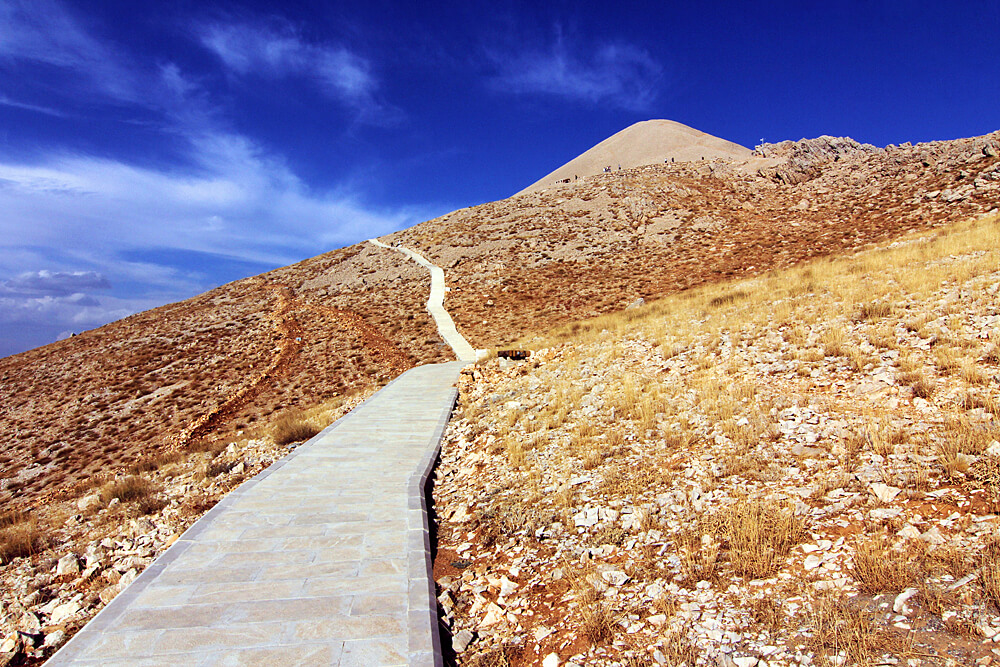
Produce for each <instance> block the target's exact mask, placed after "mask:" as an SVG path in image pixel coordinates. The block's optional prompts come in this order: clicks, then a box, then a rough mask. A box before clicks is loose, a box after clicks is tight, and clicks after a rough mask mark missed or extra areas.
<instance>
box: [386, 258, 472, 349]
mask: <svg viewBox="0 0 1000 667" xmlns="http://www.w3.org/2000/svg"><path fill="white" fill-rule="evenodd" d="M368 242H369V243H371V244H372V245H375V246H378V247H379V248H385V249H387V250H395V251H397V252H401V253H403V254H404V255H406V256H407V257H409V258H410V259H412V260H413V261H414V262H416V263H417V264H419V265H421V266H423V267H424V268H425V269H427V270H428V271H430V272H431V294H430V296H429V297H428V298H427V312H429V313H430V314H431V317H433V318H434V322H435V323H436V324H437V329H438V333H440V334H441V337H442V338H444V340H445V342H446V343H448V345H450V346H451V349H452V350H454V351H455V356H456V357H458V359H459V361H468V362H473V361H476V359H477V358H478V357H479V352H478V351H477V350H476V349H475V348H474V347H472V346H471V345H469V341H467V340H465V337H464V336H462V334H460V333H458V329H457V328H455V321H454V320H452V319H451V315H449V314H448V311H447V310H445V309H444V293H445V285H444V270H443V269H442V268H441V267H440V266H438V265H436V264H432V263H430V262H429V261H427V259H426V258H425V257H424V256H423V255H421V254H420V253H419V252H417V251H416V250H412V249H410V248H404V247H403V246H389V245H386V244H385V243H382V242H381V241H379V240H378V239H368Z"/></svg>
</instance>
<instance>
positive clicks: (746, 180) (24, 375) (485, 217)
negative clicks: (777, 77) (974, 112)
mask: <svg viewBox="0 0 1000 667" xmlns="http://www.w3.org/2000/svg"><path fill="white" fill-rule="evenodd" d="M998 155H1000V133H994V134H991V135H987V136H985V137H977V138H971V139H960V140H955V141H942V142H933V143H928V144H919V145H916V146H909V145H904V146H890V147H887V148H884V149H883V148H876V147H873V146H867V145H863V144H858V143H857V142H854V141H852V140H850V139H838V138H831V137H820V138H818V139H811V140H803V141H798V142H784V143H781V144H768V145H764V146H761V147H759V148H758V150H757V151H756V152H755V153H753V154H752V155H749V156H747V157H740V158H738V159H713V160H705V161H702V160H697V161H694V162H681V161H678V162H674V163H662V162H657V163H656V164H652V165H647V166H642V167H636V168H631V169H623V170H622V171H621V172H618V171H615V172H613V173H603V172H601V173H598V174H596V175H594V176H588V177H581V178H580V179H578V180H574V181H571V182H570V183H568V184H561V185H559V186H557V187H552V188H548V189H544V190H539V191H534V192H529V193H527V194H522V195H518V196H515V197H512V198H509V199H506V200H503V201H499V202H491V203H488V204H484V205H481V206H477V207H473V208H468V209H462V210H459V211H455V212H453V213H451V214H448V215H446V216H442V217H441V218H438V219H435V220H431V221H428V222H425V223H422V224H420V225H417V226H415V227H413V228H411V229H408V230H404V231H401V232H398V233H396V234H392V235H389V236H388V237H384V238H383V240H384V241H386V242H392V243H395V242H401V243H402V244H403V245H407V246H411V247H415V248H417V249H418V250H420V251H421V252H423V253H424V254H425V255H426V256H427V257H428V259H430V260H431V261H433V262H434V263H436V264H438V265H440V266H442V267H444V268H445V271H446V277H447V281H448V285H449V289H450V291H449V292H448V295H447V301H446V305H447V307H448V310H449V312H450V313H451V315H452V316H453V318H454V319H455V322H456V324H457V326H458V328H459V329H460V330H461V331H462V333H463V334H464V335H465V336H466V337H467V338H468V339H469V340H470V342H471V343H472V344H473V346H474V347H477V348H488V347H491V346H500V345H509V344H514V343H520V342H522V341H523V339H525V338H526V337H529V338H530V337H531V336H534V335H536V334H539V333H541V332H545V331H549V330H550V329H552V328H553V327H557V326H560V325H568V326H570V327H571V328H570V329H569V331H570V332H573V331H574V329H573V328H572V327H573V326H582V325H575V323H576V322H577V321H579V320H581V319H584V318H588V317H593V316H596V315H601V314H605V313H612V312H615V311H620V310H622V309H624V308H625V307H627V306H629V305H632V304H636V305H638V304H639V303H641V302H640V300H646V301H649V300H653V299H654V298H659V297H662V296H666V295H669V294H672V293H677V292H681V291H684V290H689V289H690V288H693V287H697V286H700V285H707V284H714V283H718V282H720V281H723V280H730V279H736V278H752V277H754V276H757V275H760V274H763V273H765V272H767V271H771V270H775V269H779V268H782V267H789V266H793V265H796V264H799V263H801V262H803V261H806V260H808V259H810V258H816V257H822V256H827V255H837V254H843V253H852V252H855V251H857V250H859V249H862V248H866V247H868V246H869V245H870V244H873V243H880V242H885V241H888V240H891V239H894V238H898V237H901V236H903V235H905V234H907V233H910V232H913V231H919V230H928V229H934V228H940V227H943V226H945V225H947V224H949V223H951V222H954V221H958V220H964V219H967V218H972V217H976V216H978V215H981V214H983V213H986V212H988V211H991V210H994V209H996V208H997V206H998V205H1000V157H998ZM428 286H429V278H428V275H427V273H426V272H425V271H423V270H422V269H421V268H420V267H419V266H416V265H415V264H413V263H412V262H409V261H407V260H406V259H405V258H403V257H402V256H401V255H399V254H398V253H395V252H392V251H390V250H385V249H380V248H376V247H374V246H372V245H370V244H358V245H355V246H351V247H349V248H344V249H341V250H335V251H332V252H329V253H325V254H323V255H320V256H318V257H315V258H313V259H310V260H306V261H303V262H300V263H298V264H295V265H292V266H289V267H285V268H282V269H278V270H276V271H272V272H270V273H266V274H263V275H261V276H256V277H253V278H248V279H246V280H241V281H236V282H234V283H230V284H228V285H224V286H222V287H219V288H218V289H215V290H212V291H210V292H208V293H206V294H204V295H201V296H199V297H196V298H194V299H190V300H188V301H184V302H181V303H178V304H172V305H169V306H164V307H162V308H158V309H154V310H151V311H148V312H145V313H140V314H137V315H134V316H132V317H129V318H126V319H124V320H121V321H119V322H115V323H112V324H109V325H107V326H105V327H101V328H99V329H95V330H93V331H89V332H84V333H83V334H81V335H78V336H75V337H73V338H70V339H68V340H64V341H60V342H59V343H54V344H52V345H49V346H45V347H43V348H39V349H36V350H32V351H29V352H26V353H23V354H19V355H15V356H12V357H8V358H5V359H0V503H2V504H3V507H4V514H3V515H0V561H3V564H2V565H0V578H2V580H3V581H4V591H5V593H4V596H5V597H4V599H3V603H4V604H3V607H2V612H0V613H2V618H0V622H2V627H3V628H4V631H5V632H6V631H10V629H11V628H13V627H14V626H16V625H17V624H18V623H19V622H22V621H23V619H24V618H25V617H24V616H23V615H24V614H25V613H30V614H32V615H33V618H35V621H31V623H35V622H37V623H39V624H40V626H41V627H44V628H48V629H47V630H45V632H46V633H49V632H50V631H52V630H53V629H65V630H66V631H67V632H72V630H73V629H74V628H75V627H77V626H78V625H79V624H80V623H82V622H83V621H84V620H85V619H86V618H88V617H89V616H91V615H93V613H96V611H97V610H98V609H99V608H100V607H101V606H102V605H103V604H104V602H106V601H107V599H110V597H109V596H113V595H114V593H115V592H116V591H117V590H120V586H121V585H123V584H122V580H123V577H124V579H125V583H127V580H128V578H129V577H133V578H134V576H135V574H136V572H137V571H140V570H141V567H143V566H144V565H145V564H146V563H148V562H149V559H150V558H152V557H153V556H155V555H156V554H157V553H159V552H160V551H162V549H163V548H165V546H166V545H168V544H169V543H170V541H171V539H175V535H176V534H177V532H178V531H180V530H183V528H184V527H185V526H186V525H189V523H190V522H191V521H193V520H194V518H196V517H197V516H198V515H199V514H200V513H203V512H204V511H206V510H207V509H208V508H209V507H211V505H212V503H214V502H215V501H217V500H218V498H220V497H221V496H222V495H224V494H225V492H226V491H227V490H228V489H231V488H233V487H234V486H235V485H237V484H239V483H240V481H242V480H243V479H245V478H246V477H248V476H250V475H252V474H254V472H256V471H258V470H260V469H262V468H263V467H265V466H266V465H267V464H268V463H269V462H270V461H273V460H275V459H276V458H278V457H280V456H281V455H282V452H284V451H287V447H288V446H289V445H294V442H295V437H293V436H294V435H295V433H296V432H297V431H296V429H298V428H299V427H300V426H302V425H303V423H306V422H309V423H308V424H305V426H306V427H308V428H315V427H317V426H321V425H322V423H321V422H322V421H323V420H326V419H329V418H332V417H335V416H337V415H338V414H340V413H342V412H343V410H345V409H347V408H348V407H350V405H351V404H352V402H356V401H357V400H360V398H361V397H363V396H364V395H366V394H367V393H370V392H371V391H372V390H373V389H375V388H376V387H378V386H381V385H382V384H384V383H385V382H387V381H388V380H390V379H391V378H393V377H395V376H397V375H398V374H399V373H400V372H402V371H403V370H405V369H406V368H409V367H411V366H413V365H416V364H420V363H427V362H433V361H440V360H446V359H450V358H451V353H450V351H448V349H447V348H446V347H445V346H444V345H443V342H442V341H441V340H440V339H439V337H438V335H437V333H436V331H435V330H434V328H433V326H432V324H431V321H430V318H429V317H428V315H427V313H426V311H425V310H424V302H425V300H426V298H427V293H428ZM629 312H632V311H629ZM279 423H281V424H286V425H290V426H289V429H290V433H291V435H289V433H288V432H282V433H279V432H277V431H276V430H275V425H276V424H279ZM293 427H294V428H293ZM308 428H306V430H305V431H301V430H299V431H298V433H300V434H301V435H303V436H304V435H305V434H306V433H307V432H308ZM289 429H285V431H289ZM286 435H288V436H289V438H290V439H289V438H286V437H285V436H286ZM299 439H301V438H299ZM135 489H139V490H140V491H139V492H135V493H133V491H134V490H135ZM88 550H91V551H93V552H94V553H95V554H97V553H99V554H101V556H100V557H96V556H95V558H96V560H95V561H94V562H95V563H97V564H96V565H93V567H94V568H96V569H93V570H91V569H90V567H84V568H79V567H78V571H76V572H69V573H67V572H62V573H60V574H58V576H57V572H59V568H58V567H57V562H56V561H57V560H58V559H59V558H62V557H64V555H66V554H69V553H74V554H76V555H77V556H80V555H82V554H84V553H85V552H87V551H88ZM133 557H135V559H136V560H130V559H132V558H133ZM109 559H110V562H109ZM85 560H87V559H85ZM111 563H113V566H112V567H109V565H111ZM78 565H79V564H78ZM130 573H131V574H130ZM70 601H72V602H70ZM62 604H70V605H71V606H72V605H76V609H75V611H74V612H73V613H72V614H70V616H69V617H62V618H61V622H56V621H54V620H53V616H52V613H53V611H54V609H55V608H56V607H60V606H61V605H62ZM39 651H41V649H39ZM42 654H44V651H41V652H40V653H39V655H42Z"/></svg>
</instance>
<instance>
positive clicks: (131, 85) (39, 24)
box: [0, 0, 145, 106]
mask: <svg viewBox="0 0 1000 667" xmlns="http://www.w3.org/2000/svg"><path fill="white" fill-rule="evenodd" d="M3 61H7V62H8V63H11V62H18V61H20V62H30V63H42V64H45V65H48V66H52V67H56V68H58V69H61V70H63V71H64V72H72V73H73V74H74V76H73V77H72V78H70V79H68V80H69V81H71V82H72V84H73V86H75V87H84V88H86V89H87V90H88V91H89V92H97V93H100V94H102V95H104V96H107V97H110V98H112V99H115V100H119V101H128V102H136V101H141V100H143V99H144V97H145V96H144V94H143V90H144V85H143V84H142V77H141V76H137V74H138V73H137V72H135V71H134V70H133V69H132V68H130V67H127V66H124V65H123V64H122V63H121V62H120V61H119V59H118V58H116V57H115V54H114V51H113V50H112V49H111V48H109V47H108V46H107V45H105V44H103V43H102V42H100V41H99V40H97V39H95V38H94V37H93V36H91V35H90V34H89V33H88V32H87V31H85V30H84V29H83V28H82V27H81V26H80V23H79V22H78V21H77V20H76V18H75V17H74V16H73V15H72V14H71V13H70V12H69V11H67V9H66V8H65V7H64V6H63V5H62V4H60V3H58V2H56V1H55V0H31V1H30V2H26V1H25V0H4V2H0V62H3ZM63 83H64V82H60V84H61V85H62V84H63ZM22 106H23V105H22Z"/></svg>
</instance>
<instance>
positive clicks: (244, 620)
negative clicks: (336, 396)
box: [48, 361, 465, 667]
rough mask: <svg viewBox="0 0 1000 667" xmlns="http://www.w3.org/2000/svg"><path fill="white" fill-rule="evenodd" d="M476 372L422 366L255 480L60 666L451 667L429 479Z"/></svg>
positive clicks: (187, 537) (123, 597)
mask: <svg viewBox="0 0 1000 667" xmlns="http://www.w3.org/2000/svg"><path fill="white" fill-rule="evenodd" d="M464 365H465V363H464V362H461V361H459V362H452V363H448V364H436V365H430V366H420V367H417V368H414V369H411V370H410V371H408V372H406V373H404V374H403V375H402V376H400V377H399V378H397V379H396V380H395V381H393V382H392V383H390V384H389V385H388V386H386V387H385V388H384V389H382V390H381V391H380V392H378V393H377V394H375V395H374V396H373V397H372V398H370V399H369V400H368V401H366V402H365V403H364V404H362V405H361V406H359V407H358V408H357V409H355V410H354V411H353V412H351V413H350V414H349V415H347V416H345V417H344V418H343V419H341V420H340V421H338V422H336V423H334V424H333V425H331V426H330V427H328V428H326V429H325V430H324V431H323V432H322V433H320V434H319V435H318V436H316V437H315V438H313V439H312V440H310V441H309V442H308V443H306V444H304V445H302V446H300V447H299V448H298V449H296V450H295V451H294V452H293V453H291V454H290V455H289V456H287V457H286V458H285V459H283V460H281V461H279V462H277V463H275V464H274V465H273V466H271V467H270V468H268V469H267V470H265V471H264V472H262V473H261V474H260V475H258V476H257V477H255V478H254V479H253V480H250V481H248V482H247V483H245V484H243V485H242V486H241V487H240V488H239V489H237V490H236V491H234V492H233V493H231V494H230V495H229V496H227V497H226V498H225V499H224V500H223V501H222V502H220V503H219V505H217V506H216V507H215V508H213V509H212V510H211V511H210V512H209V513H208V514H206V515H205V516H204V517H203V518H202V519H200V520H199V521H198V522H197V523H195V524H194V525H193V526H192V527H191V528H190V529H189V530H188V531H187V532H185V533H184V535H183V536H182V537H181V539H180V540H179V541H178V542H176V543H175V544H174V545H173V546H171V547H170V549H168V550H167V551H166V552H165V553H164V554H163V555H162V556H161V557H160V558H158V559H157V560H156V561H155V562H154V563H153V564H152V565H150V566H149V567H148V568H147V569H146V571H145V572H143V573H142V575H140V577H139V578H138V579H137V580H136V581H135V582H134V583H133V584H132V585H131V586H129V587H128V588H127V589H126V590H125V591H123V592H122V593H121V594H120V595H119V596H118V597H117V598H115V599H114V600H113V601H112V602H111V604H109V605H108V606H107V607H106V608H105V609H103V610H102V611H101V612H100V613H99V614H98V615H97V616H96V617H95V618H94V619H93V620H92V621H91V622H90V623H89V624H88V625H87V626H86V627H85V628H84V629H83V630H81V631H80V632H79V633H78V634H77V635H76V636H75V637H73V639H72V640H71V641H70V642H69V643H67V644H66V646H64V647H63V649H62V650H60V651H59V652H58V653H57V654H56V655H55V656H53V657H52V658H51V659H50V660H49V662H48V664H49V665H55V666H58V665H94V666H96V665H103V666H115V665H123V666H124V665H129V666H133V667H134V666H141V665H199V666H201V665H206V666H207V665H293V664H300V665H344V666H346V665H365V666H374V665H435V664H440V651H439V650H436V649H437V648H438V647H437V646H436V643H437V641H438V638H437V629H436V628H437V617H436V605H435V602H434V583H433V579H432V578H431V574H430V566H431V564H430V558H429V556H430V542H429V537H428V533H427V521H426V509H425V507H424V498H425V496H424V494H423V486H424V482H425V480H426V477H427V475H428V474H429V473H430V469H431V466H432V463H433V460H434V457H435V456H436V450H437V447H438V444H439V442H440V437H441V434H442V432H443V430H444V428H445V426H446V424H447V422H448V418H449V416H450V413H451V410H452V407H453V406H454V401H455V397H456V390H455V388H454V383H455V380H456V379H457V378H458V375H459V373H460V371H461V368H462V367H463V366H464Z"/></svg>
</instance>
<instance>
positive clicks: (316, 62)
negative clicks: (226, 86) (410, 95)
mask: <svg viewBox="0 0 1000 667" xmlns="http://www.w3.org/2000/svg"><path fill="white" fill-rule="evenodd" d="M200 40H201V43H202V44H203V45H204V46H205V47H206V48H208V49H209V50H211V51H212V52H214V53H215V54H216V55H217V56H218V57H219V59H220V60H222V62H223V63H224V64H225V65H226V67H228V68H229V70H230V71H231V72H233V73H234V74H237V75H239V76H241V77H251V76H259V77H265V78H272V79H278V78H285V77H299V78H305V79H311V80H313V81H314V82H315V84H316V85H317V86H318V87H319V89H320V90H321V91H322V92H323V93H324V94H325V95H326V96H327V97H329V98H330V99H333V100H336V101H338V102H340V103H342V104H345V105H347V106H348V107H350V108H352V109H353V110H355V111H356V112H357V113H358V118H359V120H362V121H365V122H371V123H378V124H388V123H393V122H396V121H398V120H399V117H400V111H399V110H398V109H396V108H394V107H391V106H390V105H388V104H386V103H384V102H382V101H381V100H379V98H378V90H379V81H378V79H377V78H376V77H375V75H374V74H373V71H372V70H373V67H372V63H371V62H370V61H369V60H368V59H367V58H364V57H363V56H361V55H359V54H357V53H354V52H353V51H351V50H349V49H347V48H345V47H343V46H339V45H331V44H313V43H309V42H307V41H305V40H304V39H303V38H302V36H301V35H300V34H299V33H298V31H297V30H295V28H294V27H293V26H291V25H290V24H287V23H284V22H272V24H270V25H258V24H250V23H213V24H210V25H207V26H205V27H203V28H202V29H201V32H200Z"/></svg>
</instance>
